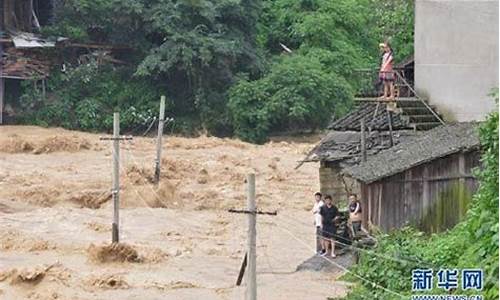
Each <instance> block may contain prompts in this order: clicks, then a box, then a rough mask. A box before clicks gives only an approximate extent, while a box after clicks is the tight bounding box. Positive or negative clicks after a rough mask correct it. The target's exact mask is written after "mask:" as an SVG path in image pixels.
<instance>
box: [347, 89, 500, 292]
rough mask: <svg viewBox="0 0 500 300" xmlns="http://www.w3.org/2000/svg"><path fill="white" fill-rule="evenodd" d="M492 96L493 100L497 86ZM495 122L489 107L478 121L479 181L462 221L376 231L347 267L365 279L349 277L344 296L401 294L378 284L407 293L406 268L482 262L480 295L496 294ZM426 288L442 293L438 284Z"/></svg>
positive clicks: (408, 276)
mask: <svg viewBox="0 0 500 300" xmlns="http://www.w3.org/2000/svg"><path fill="white" fill-rule="evenodd" d="M496 99H497V102H498V92H497V93H496ZM498 122H499V119H498V112H494V113H493V114H491V115H490V117H489V118H488V120H487V121H486V122H485V123H484V124H482V126H481V127H480V132H479V134H480V139H481V145H482V159H481V161H482V166H483V168H482V169H481V170H480V171H478V172H477V175H478V178H479V180H480V186H479V190H478V192H477V193H476V194H475V195H474V197H473V201H472V203H471V206H470V208H469V210H468V211H467V215H466V218H465V219H464V221H462V222H461V223H459V224H458V225H456V226H455V227H454V228H453V229H452V230H450V231H448V232H445V233H441V234H434V235H432V236H430V237H429V236H425V235H423V234H422V233H421V232H417V231H415V230H414V229H411V228H404V229H402V230H399V231H395V232H392V233H391V234H389V235H387V234H385V235H379V236H378V238H379V244H378V245H377V247H376V249H375V250H374V252H363V253H362V254H361V260H360V264H358V265H357V266H356V267H355V268H354V269H353V270H352V271H353V273H354V274H356V275H357V276H359V277H362V278H364V279H366V280H368V281H370V282H368V281H362V280H359V277H352V278H353V279H355V280H358V281H359V283H360V284H359V285H358V286H357V287H356V288H355V289H354V290H353V292H351V293H350V294H349V296H348V297H347V298H348V299H351V300H358V299H384V300H385V299H400V297H399V296H396V295H394V294H391V293H390V292H387V291H385V290H384V289H382V288H381V287H384V288H386V289H388V290H391V291H394V292H397V293H399V294H403V295H407V296H408V295H411V294H412V292H411V289H412V286H411V272H412V270H413V269H417V268H434V270H438V269H439V268H449V269H452V268H458V269H463V268H482V269H483V270H484V273H485V274H484V277H485V287H484V290H483V291H482V292H481V295H483V297H484V299H486V300H493V299H498V296H499V294H498V288H499V286H498V275H499V273H498V255H499V253H498V247H499V244H498V200H499V199H498V171H499V170H498V164H499V161H498ZM372 283H376V284H378V285H379V287H376V286H373V284H372ZM457 292H459V294H467V292H465V291H462V290H458V291H457ZM468 293H469V294H471V292H468ZM431 294H442V290H435V291H433V292H431ZM472 294H477V292H476V293H474V292H472Z"/></svg>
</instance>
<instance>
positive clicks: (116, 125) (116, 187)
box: [100, 112, 132, 243]
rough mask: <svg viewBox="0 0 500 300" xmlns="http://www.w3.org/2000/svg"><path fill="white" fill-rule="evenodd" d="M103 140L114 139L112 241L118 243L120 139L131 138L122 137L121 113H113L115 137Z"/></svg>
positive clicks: (129, 138) (103, 138) (127, 138)
mask: <svg viewBox="0 0 500 300" xmlns="http://www.w3.org/2000/svg"><path fill="white" fill-rule="evenodd" d="M100 139H101V140H112V141H113V190H112V191H111V195H112V196H113V222H112V231H111V241H112V242H113V243H118V242H119V241H120V238H119V220H120V214H119V210H120V141H121V140H131V139H132V138H131V137H120V113H117V112H115V113H114V114H113V137H112V138H106V137H102V138H100Z"/></svg>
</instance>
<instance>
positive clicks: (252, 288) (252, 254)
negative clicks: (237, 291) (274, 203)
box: [246, 174, 257, 300]
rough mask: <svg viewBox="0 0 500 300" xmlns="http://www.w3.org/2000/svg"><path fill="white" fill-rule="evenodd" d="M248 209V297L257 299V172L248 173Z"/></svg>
mask: <svg viewBox="0 0 500 300" xmlns="http://www.w3.org/2000/svg"><path fill="white" fill-rule="evenodd" d="M247 209H248V211H249V212H250V213H249V214H248V249H247V253H248V273H247V274H248V275H247V276H248V277H247V291H246V299H247V300H257V251H256V248H257V246H256V228H255V227H256V224H257V220H256V219H257V214H256V205H255V174H248V175H247Z"/></svg>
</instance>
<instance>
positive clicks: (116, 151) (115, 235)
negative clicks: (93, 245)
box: [111, 112, 120, 243]
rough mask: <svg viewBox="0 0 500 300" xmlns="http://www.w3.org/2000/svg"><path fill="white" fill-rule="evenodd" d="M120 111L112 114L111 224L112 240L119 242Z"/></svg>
mask: <svg viewBox="0 0 500 300" xmlns="http://www.w3.org/2000/svg"><path fill="white" fill-rule="evenodd" d="M119 138H120V113H117V112H115V113H114V114H113V192H112V193H113V225H112V234H111V236H112V238H111V240H112V242H113V243H118V242H119V231H118V228H119V227H118V226H119V220H120V214H119V210H120V140H119Z"/></svg>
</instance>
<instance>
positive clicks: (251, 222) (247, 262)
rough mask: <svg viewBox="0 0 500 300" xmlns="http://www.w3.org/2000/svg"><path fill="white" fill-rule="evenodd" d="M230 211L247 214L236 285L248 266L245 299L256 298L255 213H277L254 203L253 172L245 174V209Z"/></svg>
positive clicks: (252, 299)
mask: <svg viewBox="0 0 500 300" xmlns="http://www.w3.org/2000/svg"><path fill="white" fill-rule="evenodd" d="M228 211H229V212H230V213H238V214H247V215H248V241H247V251H246V253H245V256H244V258H243V262H242V264H241V268H240V272H239V274H238V278H237V280H236V285H237V286H239V285H240V284H241V280H242V279H243V276H244V273H245V269H246V268H247V267H248V272H247V277H246V280H247V289H246V291H245V299H246V300H256V299H257V245H256V240H257V232H256V224H257V215H271V216H276V215H277V214H278V213H277V212H276V211H274V212H266V211H259V210H257V207H256V204H255V174H247V209H246V210H241V209H229V210H228Z"/></svg>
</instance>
